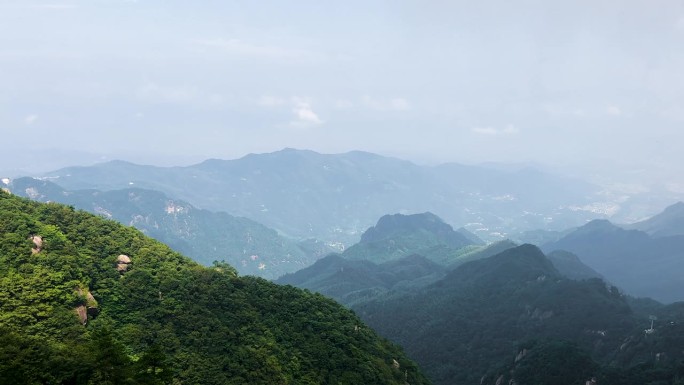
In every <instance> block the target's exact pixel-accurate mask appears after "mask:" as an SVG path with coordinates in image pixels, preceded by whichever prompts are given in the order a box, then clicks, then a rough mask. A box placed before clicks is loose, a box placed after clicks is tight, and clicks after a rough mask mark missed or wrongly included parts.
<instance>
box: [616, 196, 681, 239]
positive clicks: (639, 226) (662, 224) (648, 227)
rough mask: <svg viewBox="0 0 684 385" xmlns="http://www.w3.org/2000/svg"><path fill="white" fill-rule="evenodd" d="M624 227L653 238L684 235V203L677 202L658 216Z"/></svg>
mask: <svg viewBox="0 0 684 385" xmlns="http://www.w3.org/2000/svg"><path fill="white" fill-rule="evenodd" d="M623 227H625V228H627V229H633V230H640V231H643V232H645V233H646V234H648V235H650V236H651V237H653V238H662V237H669V236H673V235H684V202H677V203H675V204H673V205H671V206H668V207H667V208H665V210H663V212H661V213H660V214H658V215H654V216H653V217H651V218H649V219H646V220H643V221H641V222H637V223H633V224H631V225H626V226H623Z"/></svg>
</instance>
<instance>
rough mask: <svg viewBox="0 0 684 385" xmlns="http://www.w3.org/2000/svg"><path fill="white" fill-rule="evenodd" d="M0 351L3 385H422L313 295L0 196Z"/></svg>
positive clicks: (89, 219) (393, 355)
mask: <svg viewBox="0 0 684 385" xmlns="http://www.w3.org/2000/svg"><path fill="white" fill-rule="evenodd" d="M0 341H2V342H3V344H1V345H0V357H2V358H3V359H2V360H0V374H1V376H0V379H2V381H0V382H1V383H6V382H8V383H14V384H33V383H76V384H86V383H131V384H151V383H154V384H158V383H171V382H172V381H173V382H174V383H176V382H178V383H192V384H246V383H250V384H323V383H325V384H330V383H369V384H370V383H372V384H404V383H405V382H406V381H408V382H409V383H411V384H421V383H426V381H425V380H424V378H423V377H422V375H421V374H420V373H419V372H418V370H417V367H416V366H415V365H414V364H412V363H411V362H410V361H408V360H407V359H406V358H405V356H404V355H403V354H402V353H401V351H400V350H399V349H398V348H397V347H395V346H393V345H391V344H389V343H387V342H386V341H384V340H382V339H380V338H378V337H377V336H376V335H375V333H374V332H373V331H371V330H370V329H368V328H367V327H365V326H364V325H363V323H362V322H361V321H360V320H359V319H358V318H357V317H356V316H355V315H354V314H353V313H351V312H349V311H347V310H345V309H343V308H342V307H341V306H340V305H338V304H336V303H334V302H333V301H331V300H328V299H326V298H324V297H322V296H320V295H317V294H311V293H307V292H304V291H301V290H299V289H295V288H292V287H282V286H278V285H275V284H272V283H269V282H267V281H265V280H263V279H259V278H253V277H242V278H241V277H237V276H236V274H235V272H234V270H233V269H232V268H231V267H230V266H229V265H226V264H218V265H216V266H214V267H213V268H206V267H202V266H200V265H198V264H196V263H194V262H192V261H191V260H190V259H189V258H186V257H183V256H182V255H180V254H178V253H176V252H173V251H172V250H170V249H169V248H168V247H166V246H164V245H163V244H160V243H159V242H156V241H154V240H151V239H149V238H147V237H145V236H144V235H143V234H142V233H140V232H139V231H137V230H135V229H132V228H129V227H124V226H121V225H120V224H117V223H115V222H113V221H108V220H104V219H102V218H99V217H96V216H93V215H92V214H88V213H85V212H82V211H75V210H74V209H73V208H70V207H66V206H62V205H59V204H41V203H36V202H31V201H28V200H26V199H21V198H18V197H15V196H11V195H9V194H7V193H4V192H0ZM8 358H11V359H8ZM407 376H408V379H407Z"/></svg>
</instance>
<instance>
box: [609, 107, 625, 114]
mask: <svg viewBox="0 0 684 385" xmlns="http://www.w3.org/2000/svg"><path fill="white" fill-rule="evenodd" d="M606 113H607V114H608V115H612V116H620V115H622V110H621V109H620V107H618V106H608V108H606Z"/></svg>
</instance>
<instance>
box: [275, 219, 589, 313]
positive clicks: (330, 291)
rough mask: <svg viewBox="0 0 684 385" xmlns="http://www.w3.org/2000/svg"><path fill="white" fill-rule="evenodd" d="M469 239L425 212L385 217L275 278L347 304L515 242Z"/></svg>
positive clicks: (565, 258) (570, 261)
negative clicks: (339, 249) (342, 245)
mask: <svg viewBox="0 0 684 385" xmlns="http://www.w3.org/2000/svg"><path fill="white" fill-rule="evenodd" d="M474 241H478V240H477V239H474V238H472V236H471V237H470V239H468V238H465V237H464V236H463V235H462V234H460V233H458V232H455V231H454V230H453V229H452V228H451V226H449V225H447V224H446V223H444V222H443V221H442V220H441V219H439V218H438V217H437V216H435V215H434V214H431V213H423V214H414V215H401V214H395V215H385V216H383V217H382V218H380V220H379V221H378V223H377V225H375V226H373V227H371V228H369V229H368V230H367V231H366V232H365V233H364V234H363V235H362V237H361V241H360V242H359V243H357V244H355V245H353V246H351V247H350V248H348V249H347V250H345V251H344V253H342V254H341V255H337V254H334V255H330V256H328V257H326V258H322V259H320V260H318V261H317V262H316V263H314V264H313V265H312V266H310V267H307V268H304V269H301V270H299V271H297V272H295V273H292V274H287V275H285V276H283V277H281V278H280V279H278V280H277V281H276V282H278V283H282V284H289V285H293V286H297V287H300V288H304V289H309V290H312V291H316V292H319V293H321V294H325V295H327V296H330V297H332V298H334V299H335V300H337V301H338V302H340V303H343V304H345V305H347V306H352V305H357V304H360V303H362V302H365V301H370V300H375V299H377V298H380V297H383V296H385V295H397V292H404V291H412V290H416V289H419V288H422V287H425V286H427V285H430V284H432V283H434V282H435V281H437V280H439V279H441V278H443V277H444V275H445V274H446V273H447V272H448V271H450V270H453V269H455V268H457V267H458V266H460V265H462V264H464V263H467V262H470V261H475V260H479V259H484V258H489V257H491V256H493V255H496V254H499V253H501V252H503V251H505V250H508V249H512V248H515V247H517V246H518V245H517V244H515V243H514V242H512V241H509V240H503V241H499V242H494V243H492V244H489V245H473V244H470V243H471V242H474ZM479 243H481V241H480V242H479ZM548 258H549V260H550V261H551V263H552V264H553V265H554V267H555V268H556V269H558V270H559V272H560V273H561V274H563V275H564V276H566V277H568V278H571V279H586V278H597V277H598V278H600V277H601V275H600V274H598V273H597V272H595V271H594V270H592V269H591V268H589V267H588V266H586V265H585V264H583V263H582V262H581V261H580V259H579V258H578V257H577V256H576V255H574V254H572V253H569V252H563V251H556V252H553V253H550V254H549V255H548Z"/></svg>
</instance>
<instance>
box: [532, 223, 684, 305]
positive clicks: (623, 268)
mask: <svg viewBox="0 0 684 385" xmlns="http://www.w3.org/2000/svg"><path fill="white" fill-rule="evenodd" d="M542 248H543V249H544V250H545V251H547V252H551V251H553V250H566V251H569V252H571V253H573V254H575V255H577V256H578V257H579V258H580V259H581V260H582V261H583V262H584V263H586V264H587V265H588V266H590V267H591V268H592V269H594V270H596V271H597V272H598V273H600V274H601V275H602V276H604V277H605V278H606V279H607V280H608V281H610V282H611V283H612V284H614V285H616V286H618V287H619V288H620V289H623V290H625V291H626V292H627V293H628V294H630V295H634V296H639V297H651V298H654V299H657V300H659V301H662V302H673V301H681V300H684V280H682V271H684V235H673V236H666V237H658V238H653V237H651V236H649V235H648V234H647V233H645V232H643V231H639V230H625V229H623V228H621V227H619V226H616V225H614V224H612V223H610V222H609V221H606V220H595V221H592V222H589V223H587V224H586V225H584V226H582V227H580V228H578V229H577V230H575V231H573V232H571V233H570V234H568V235H566V236H565V237H563V238H561V239H560V240H558V241H556V242H551V243H547V244H545V245H544V246H543V247H542Z"/></svg>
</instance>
